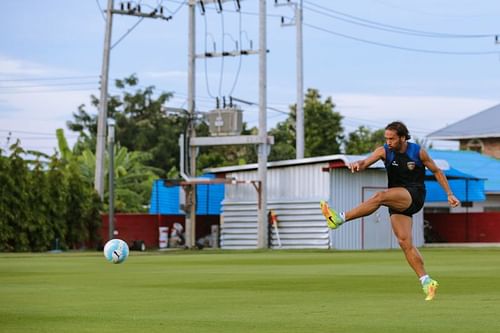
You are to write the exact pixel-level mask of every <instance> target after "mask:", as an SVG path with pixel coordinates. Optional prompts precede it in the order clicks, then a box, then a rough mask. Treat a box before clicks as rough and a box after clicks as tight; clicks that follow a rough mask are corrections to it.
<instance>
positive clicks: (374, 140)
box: [345, 126, 385, 155]
mask: <svg viewBox="0 0 500 333" xmlns="http://www.w3.org/2000/svg"><path fill="white" fill-rule="evenodd" d="M384 132H385V130H384V129H378V130H375V131H373V132H372V131H371V130H370V129H369V128H368V127H365V126H359V127H358V128H357V129H356V130H355V131H354V132H351V133H349V138H348V139H347V140H346V141H345V153H346V154H350V155H362V154H366V153H369V152H371V151H373V150H375V148H377V147H380V146H382V145H383V144H384V143H385V138H384Z"/></svg>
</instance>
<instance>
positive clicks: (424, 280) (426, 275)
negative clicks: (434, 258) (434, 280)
mask: <svg viewBox="0 0 500 333" xmlns="http://www.w3.org/2000/svg"><path fill="white" fill-rule="evenodd" d="M418 279H419V280H420V283H421V284H422V285H424V284H425V282H427V280H430V279H431V278H430V276H429V275H428V274H425V275H423V276H421V277H419V278H418Z"/></svg>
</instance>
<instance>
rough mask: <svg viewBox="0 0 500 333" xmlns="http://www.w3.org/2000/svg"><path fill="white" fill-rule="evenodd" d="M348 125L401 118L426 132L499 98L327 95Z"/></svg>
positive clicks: (377, 125) (380, 123) (381, 123)
mask: <svg viewBox="0 0 500 333" xmlns="http://www.w3.org/2000/svg"><path fill="white" fill-rule="evenodd" d="M329 96H332V99H333V100H334V101H335V103H336V105H337V111H339V112H340V113H341V114H342V115H343V116H344V117H345V120H347V121H348V122H349V123H350V124H352V125H355V124H358V125H365V126H370V127H375V128H381V127H383V126H385V125H386V124H387V123H388V122H390V121H394V120H401V121H403V122H406V123H407V125H408V127H413V128H414V130H413V131H414V132H418V133H420V134H424V133H425V134H427V133H430V132H431V131H434V130H437V129H439V128H442V127H445V126H447V125H450V124H451V123H454V122H456V121H459V120H461V119H463V118H466V117H468V116H470V115H472V114H475V113H478V112H480V111H482V110H484V109H486V108H488V107H491V106H493V105H495V104H498V101H495V100H492V99H481V98H465V97H453V96H389V95H371V94H330V95H329Z"/></svg>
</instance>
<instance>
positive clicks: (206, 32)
mask: <svg viewBox="0 0 500 333" xmlns="http://www.w3.org/2000/svg"><path fill="white" fill-rule="evenodd" d="M203 20H204V23H205V54H206V53H207V52H208V50H207V37H208V35H209V32H208V28H207V16H206V14H205V15H203ZM210 36H212V35H211V34H210ZM212 41H213V43H214V48H215V41H214V40H213V37H212ZM214 52H215V50H214ZM207 62H208V61H207V57H205V58H204V63H205V85H206V88H207V93H208V95H209V96H210V97H212V98H215V96H214V95H212V92H211V91H210V83H209V81H208V65H207Z"/></svg>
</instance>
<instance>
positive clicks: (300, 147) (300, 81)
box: [295, 0, 305, 159]
mask: <svg viewBox="0 0 500 333" xmlns="http://www.w3.org/2000/svg"><path fill="white" fill-rule="evenodd" d="M295 26H296V28H297V36H296V37H297V42H296V52H297V114H296V117H297V123H296V124H295V126H296V133H295V135H296V136H297V137H296V138H295V139H296V155H295V158H297V159H299V158H304V146H305V145H304V137H305V133H304V65H303V44H302V40H303V39H302V0H300V3H298V4H297V5H296V6H295Z"/></svg>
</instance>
